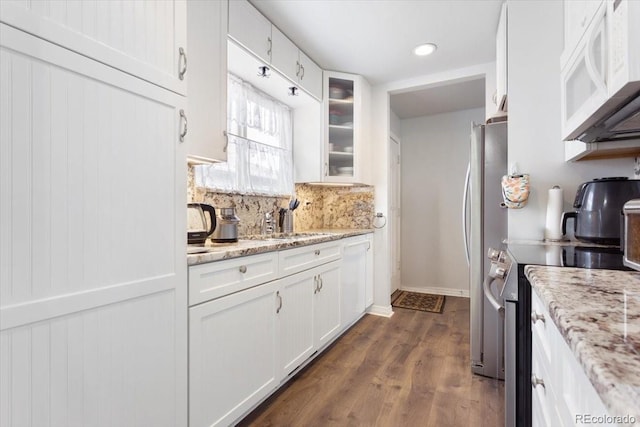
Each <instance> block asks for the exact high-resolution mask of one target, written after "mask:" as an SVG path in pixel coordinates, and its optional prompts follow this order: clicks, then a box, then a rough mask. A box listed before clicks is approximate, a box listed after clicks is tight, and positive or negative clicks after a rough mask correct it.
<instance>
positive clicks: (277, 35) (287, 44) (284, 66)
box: [271, 27, 300, 82]
mask: <svg viewBox="0 0 640 427" xmlns="http://www.w3.org/2000/svg"><path fill="white" fill-rule="evenodd" d="M271 37H272V40H273V50H272V52H271V66H272V67H273V68H275V69H276V70H278V71H280V72H281V73H282V74H284V75H285V76H286V77H288V78H289V79H290V80H292V81H294V82H297V81H298V78H299V75H300V59H299V57H298V52H299V50H298V46H296V45H295V44H294V43H293V42H292V41H291V40H289V38H288V37H287V36H285V35H284V33H283V32H282V31H280V30H279V29H277V28H276V27H272V29H271Z"/></svg>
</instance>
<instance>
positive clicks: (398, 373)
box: [240, 297, 504, 427]
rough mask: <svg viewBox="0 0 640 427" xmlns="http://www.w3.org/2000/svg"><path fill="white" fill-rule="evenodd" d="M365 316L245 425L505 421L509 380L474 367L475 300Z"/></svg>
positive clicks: (478, 423)
mask: <svg viewBox="0 0 640 427" xmlns="http://www.w3.org/2000/svg"><path fill="white" fill-rule="evenodd" d="M394 311H395V314H394V315H393V317H391V319H386V318H383V317H377V316H370V315H367V316H365V317H364V318H363V319H362V320H360V322H358V323H357V324H356V325H355V326H354V327H353V328H351V329H350V330H349V331H347V333H346V334H345V335H343V336H342V337H341V338H340V339H339V340H338V341H337V342H336V343H335V344H334V345H333V346H332V347H331V348H330V349H329V350H327V351H326V352H325V353H324V354H323V355H321V356H320V357H319V358H317V359H316V360H315V361H314V362H313V363H312V364H310V365H309V366H307V367H306V368H305V369H304V370H303V371H302V372H300V373H299V374H297V376H296V377H295V378H293V379H292V380H291V381H289V383H288V384H287V385H285V386H284V387H283V389H281V390H280V391H279V392H278V393H277V394H276V395H274V396H272V397H271V398H270V399H269V400H267V401H266V402H265V403H264V404H262V405H261V406H260V407H258V408H257V409H256V410H255V411H253V412H252V413H251V414H250V415H249V416H248V417H247V418H245V419H244V420H243V421H242V422H241V423H240V425H241V426H278V427H280V426H305V427H306V426H323V427H324V426H389V427H395V426H407V427H410V426H420V427H423V426H424V427H429V426H465V427H466V426H490V427H496V426H502V425H504V421H503V420H504V405H503V402H504V399H503V396H504V383H503V382H502V381H496V380H492V379H488V378H483V377H479V376H477V375H473V374H472V373H471V371H470V368H469V300H468V299H466V298H456V297H447V301H446V303H445V307H444V312H443V313H442V314H434V313H425V312H421V311H414V310H407V309H401V308H394Z"/></svg>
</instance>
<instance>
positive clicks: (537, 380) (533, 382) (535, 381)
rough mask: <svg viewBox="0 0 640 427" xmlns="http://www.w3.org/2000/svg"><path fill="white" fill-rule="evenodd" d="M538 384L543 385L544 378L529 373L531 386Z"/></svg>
mask: <svg viewBox="0 0 640 427" xmlns="http://www.w3.org/2000/svg"><path fill="white" fill-rule="evenodd" d="M539 385H541V386H542V387H544V380H543V379H542V378H538V377H536V376H535V375H531V386H532V387H533V388H536V387H538V386H539Z"/></svg>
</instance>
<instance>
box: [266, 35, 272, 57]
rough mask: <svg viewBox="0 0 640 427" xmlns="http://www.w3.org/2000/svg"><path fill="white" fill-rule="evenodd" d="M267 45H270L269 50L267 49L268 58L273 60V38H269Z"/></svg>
mask: <svg viewBox="0 0 640 427" xmlns="http://www.w3.org/2000/svg"><path fill="white" fill-rule="evenodd" d="M267 43H269V49H267V56H268V57H269V59H271V48H272V47H273V40H271V37H267Z"/></svg>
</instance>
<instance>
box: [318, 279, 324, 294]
mask: <svg viewBox="0 0 640 427" xmlns="http://www.w3.org/2000/svg"><path fill="white" fill-rule="evenodd" d="M318 281H319V282H320V289H319V290H318V292H320V291H321V290H322V288H323V287H324V283H323V281H322V276H320V275H318Z"/></svg>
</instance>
